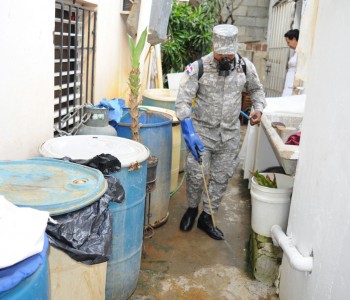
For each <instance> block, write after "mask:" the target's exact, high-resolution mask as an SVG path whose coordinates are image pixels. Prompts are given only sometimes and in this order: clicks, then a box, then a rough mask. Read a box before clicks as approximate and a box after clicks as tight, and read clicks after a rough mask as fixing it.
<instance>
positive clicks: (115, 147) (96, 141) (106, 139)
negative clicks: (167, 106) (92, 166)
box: [39, 135, 150, 168]
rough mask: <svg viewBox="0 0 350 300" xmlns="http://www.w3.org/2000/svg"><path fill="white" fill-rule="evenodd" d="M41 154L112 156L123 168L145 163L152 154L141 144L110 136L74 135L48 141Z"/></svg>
mask: <svg viewBox="0 0 350 300" xmlns="http://www.w3.org/2000/svg"><path fill="white" fill-rule="evenodd" d="M39 152H40V154H41V155H42V156H44V157H53V158H62V157H65V156H66V157H69V158H71V159H91V158H93V157H95V156H96V155H100V154H103V153H104V154H111V155H113V156H115V157H116V158H118V159H119V161H120V163H121V166H122V168H123V167H129V166H130V164H132V163H135V162H143V161H145V160H146V159H147V158H148V157H149V155H150V152H149V150H148V148H147V147H145V146H144V145H142V144H141V143H138V142H135V141H133V140H129V139H126V138H121V137H115V136H108V135H74V136H63V137H57V138H53V139H50V140H47V141H46V142H45V143H43V144H42V145H41V146H40V148H39Z"/></svg>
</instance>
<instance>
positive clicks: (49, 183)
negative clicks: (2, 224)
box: [0, 158, 107, 216]
mask: <svg viewBox="0 0 350 300" xmlns="http://www.w3.org/2000/svg"><path fill="white" fill-rule="evenodd" d="M106 190H107V182H106V180H105V179H104V176H103V174H102V173H101V172H100V171H99V170H96V169H93V168H89V167H85V166H82V165H78V164H74V163H70V162H66V161H62V160H57V159H52V158H34V159H28V160H13V161H0V195H4V196H5V198H6V199H7V200H8V201H10V202H12V203H13V204H15V205H18V206H26V207H32V208H35V209H39V210H44V211H49V212H50V215H53V216H54V215H60V214H64V213H68V212H71V211H75V210H78V209H80V208H82V207H85V206H87V205H89V204H91V203H93V202H95V201H96V200H98V199H99V198H100V197H101V196H102V195H103V194H104V193H105V191H106Z"/></svg>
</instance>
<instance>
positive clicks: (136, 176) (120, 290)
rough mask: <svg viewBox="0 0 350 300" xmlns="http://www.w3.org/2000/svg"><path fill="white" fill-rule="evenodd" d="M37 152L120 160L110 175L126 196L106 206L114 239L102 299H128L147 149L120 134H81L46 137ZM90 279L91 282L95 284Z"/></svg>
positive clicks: (136, 267) (138, 246)
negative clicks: (118, 182)
mask: <svg viewBox="0 0 350 300" xmlns="http://www.w3.org/2000/svg"><path fill="white" fill-rule="evenodd" d="M39 151H40V153H41V154H42V155H43V156H46V157H64V156H67V157H70V158H72V159H90V158H93V157H94V156H96V155H99V154H102V153H105V154H111V155H113V156H115V157H117V158H118V159H119V160H120V162H121V170H120V171H119V172H115V173H112V174H111V175H112V176H114V177H116V178H118V179H119V181H120V183H121V184H122V186H123V188H124V190H125V194H126V199H125V201H124V202H123V203H114V202H113V203H110V206H109V208H110V211H111V213H112V216H113V224H112V230H113V239H112V257H111V258H110V260H109V261H108V265H107V278H106V295H105V298H106V299H127V298H128V297H129V296H130V295H131V294H132V293H133V291H134V290H135V288H136V286H137V281H138V277H139V272H140V265H141V251H142V241H143V227H144V223H143V222H144V210H145V197H146V177H147V162H146V161H147V158H148V157H149V155H150V152H149V150H148V149H147V148H146V147H145V146H144V145H142V144H140V143H137V142H135V141H132V140H129V139H125V138H121V137H112V136H102V135H99V136H98V135H80V136H65V137H59V138H54V139H51V140H48V141H46V142H45V143H44V144H43V145H42V146H41V147H40V149H39ZM91 282H92V283H91ZM91 282H90V285H94V284H95V283H93V281H91Z"/></svg>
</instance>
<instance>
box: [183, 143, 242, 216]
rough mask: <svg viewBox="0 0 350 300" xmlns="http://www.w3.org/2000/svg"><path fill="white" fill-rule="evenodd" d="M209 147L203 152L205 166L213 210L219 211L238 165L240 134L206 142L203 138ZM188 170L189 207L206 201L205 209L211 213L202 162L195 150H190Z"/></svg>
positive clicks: (206, 146)
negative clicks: (228, 138) (199, 161)
mask: <svg viewBox="0 0 350 300" xmlns="http://www.w3.org/2000/svg"><path fill="white" fill-rule="evenodd" d="M201 140H202V142H203V144H204V147H205V151H204V152H202V161H203V162H202V167H203V171H204V175H205V178H206V181H207V187H208V192H209V197H210V200H211V206H212V210H213V213H215V212H217V211H218V209H219V205H220V202H221V199H222V197H223V196H224V194H225V192H226V189H227V184H228V180H229V178H231V177H232V176H233V174H234V173H235V171H236V167H237V165H238V161H239V158H238V153H239V138H238V141H237V139H236V138H235V139H231V140H229V141H226V142H217V143H214V144H213V142H206V139H205V138H201ZM185 171H186V172H187V177H186V196H187V201H188V206H189V207H198V206H199V204H200V201H201V200H202V201H203V210H204V211H205V212H206V213H208V214H210V207H209V202H208V199H207V194H206V191H205V188H204V181H203V173H202V168H201V165H200V164H199V163H198V161H196V160H195V159H194V157H193V155H192V154H191V153H188V154H187V159H186V164H185Z"/></svg>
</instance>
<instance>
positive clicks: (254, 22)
mask: <svg viewBox="0 0 350 300" xmlns="http://www.w3.org/2000/svg"><path fill="white" fill-rule="evenodd" d="M222 2H224V4H221V6H220V9H221V20H220V23H226V24H234V25H236V26H237V27H238V29H239V32H238V41H239V43H240V45H239V52H240V54H241V55H242V56H245V57H247V58H248V59H250V60H251V61H252V62H253V63H254V64H255V67H256V69H257V72H258V74H259V78H260V81H261V82H262V83H264V80H265V66H266V58H267V52H266V51H267V44H266V37H267V27H268V18H269V4H270V0H233V1H232V0H225V1H218V2H217V3H218V4H219V3H222Z"/></svg>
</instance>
